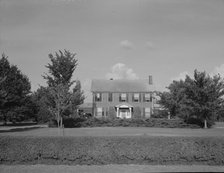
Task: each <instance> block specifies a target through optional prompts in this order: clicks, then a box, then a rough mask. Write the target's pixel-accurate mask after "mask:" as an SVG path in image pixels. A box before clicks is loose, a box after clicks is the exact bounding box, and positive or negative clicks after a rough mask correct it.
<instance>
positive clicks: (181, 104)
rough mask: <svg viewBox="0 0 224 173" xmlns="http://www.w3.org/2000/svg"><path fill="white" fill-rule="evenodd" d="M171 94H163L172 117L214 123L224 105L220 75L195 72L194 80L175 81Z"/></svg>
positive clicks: (172, 84) (161, 102)
mask: <svg viewBox="0 0 224 173" xmlns="http://www.w3.org/2000/svg"><path fill="white" fill-rule="evenodd" d="M167 88H168V90H169V92H164V93H162V94H161V101H160V104H162V105H163V106H164V107H165V108H166V109H167V110H169V112H170V113H171V116H179V117H181V118H184V119H185V120H188V119H189V118H192V117H194V118H197V119H198V120H200V121H202V122H204V127H207V121H211V122H212V121H214V119H215V118H216V116H217V115H218V113H219V112H220V110H221V109H222V105H223V103H224V100H223V96H224V82H223V79H222V78H221V77H220V76H219V75H215V76H213V77H211V76H209V75H208V74H206V72H199V71H197V70H195V71H194V78H191V77H190V76H188V75H187V76H186V79H185V80H184V81H183V80H180V81H173V83H171V84H170V85H169V86H168V87H167Z"/></svg>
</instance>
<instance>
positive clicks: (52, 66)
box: [43, 50, 83, 126]
mask: <svg viewBox="0 0 224 173" xmlns="http://www.w3.org/2000/svg"><path fill="white" fill-rule="evenodd" d="M75 56H76V54H74V53H70V52H69V51H67V50H64V52H62V51H60V50H59V53H57V52H56V53H55V56H53V55H52V54H49V58H50V61H51V63H49V64H48V65H47V66H46V67H47V68H48V74H45V75H44V76H43V77H44V79H46V80H47V84H48V89H49V91H50V94H51V96H52V98H53V100H54V103H53V104H51V105H50V106H49V110H50V111H51V112H52V114H54V115H55V118H56V120H57V122H58V126H59V122H61V124H60V125H62V117H63V115H65V114H66V111H67V110H71V107H73V108H77V106H78V105H79V104H81V103H82V102H83V92H81V84H80V82H79V81H78V82H75V81H74V80H72V75H73V72H74V71H75V69H76V67H77V65H78V64H77V61H78V60H77V59H76V58H75ZM74 83H75V84H76V86H75V87H74V89H73V92H71V91H70V88H71V86H72V85H73V84H74ZM73 111H75V110H74V109H73ZM67 112H68V111H67ZM69 114H71V112H70V113H69Z"/></svg>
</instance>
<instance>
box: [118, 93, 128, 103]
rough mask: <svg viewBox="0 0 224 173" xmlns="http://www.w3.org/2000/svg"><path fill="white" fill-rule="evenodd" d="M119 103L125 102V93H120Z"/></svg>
mask: <svg viewBox="0 0 224 173" xmlns="http://www.w3.org/2000/svg"><path fill="white" fill-rule="evenodd" d="M120 101H121V102H126V101H127V94H126V93H122V94H121V95H120Z"/></svg>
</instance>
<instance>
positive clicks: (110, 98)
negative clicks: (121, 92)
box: [108, 93, 113, 102]
mask: <svg viewBox="0 0 224 173" xmlns="http://www.w3.org/2000/svg"><path fill="white" fill-rule="evenodd" d="M108 101H109V102H112V101H113V93H108Z"/></svg>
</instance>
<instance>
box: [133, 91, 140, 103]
mask: <svg viewBox="0 0 224 173" xmlns="http://www.w3.org/2000/svg"><path fill="white" fill-rule="evenodd" d="M133 100H134V102H139V101H140V99H139V93H134V96H133Z"/></svg>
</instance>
